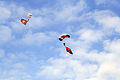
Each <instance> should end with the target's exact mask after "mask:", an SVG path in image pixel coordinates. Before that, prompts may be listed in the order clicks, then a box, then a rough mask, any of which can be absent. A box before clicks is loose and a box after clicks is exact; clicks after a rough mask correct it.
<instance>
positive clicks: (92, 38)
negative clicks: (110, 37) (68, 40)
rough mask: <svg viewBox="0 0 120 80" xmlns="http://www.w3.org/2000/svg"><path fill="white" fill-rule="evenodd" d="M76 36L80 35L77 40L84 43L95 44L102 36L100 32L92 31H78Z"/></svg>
mask: <svg viewBox="0 0 120 80" xmlns="http://www.w3.org/2000/svg"><path fill="white" fill-rule="evenodd" d="M76 34H77V35H78V34H79V35H80V37H79V39H81V40H83V41H86V42H97V41H98V40H101V39H102V37H103V36H104V35H103V33H102V31H98V30H92V29H81V30H80V31H78V32H76Z"/></svg>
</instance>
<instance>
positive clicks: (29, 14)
mask: <svg viewBox="0 0 120 80" xmlns="http://www.w3.org/2000/svg"><path fill="white" fill-rule="evenodd" d="M27 17H28V20H25V19H21V22H22V23H23V24H24V25H26V24H27V22H28V21H29V20H30V18H31V17H32V14H31V13H28V14H27Z"/></svg>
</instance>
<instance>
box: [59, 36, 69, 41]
mask: <svg viewBox="0 0 120 80" xmlns="http://www.w3.org/2000/svg"><path fill="white" fill-rule="evenodd" d="M64 38H70V35H68V34H62V35H60V36H59V40H60V41H62V40H63V39H64Z"/></svg>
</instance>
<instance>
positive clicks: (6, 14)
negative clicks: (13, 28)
mask: <svg viewBox="0 0 120 80" xmlns="http://www.w3.org/2000/svg"><path fill="white" fill-rule="evenodd" d="M0 13H1V14H0V23H6V21H7V19H8V18H10V16H11V12H10V10H9V9H7V8H5V7H1V6H0Z"/></svg>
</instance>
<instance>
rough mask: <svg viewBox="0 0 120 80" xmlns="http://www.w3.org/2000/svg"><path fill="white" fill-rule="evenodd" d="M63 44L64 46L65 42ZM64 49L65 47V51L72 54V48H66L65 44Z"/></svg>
mask: <svg viewBox="0 0 120 80" xmlns="http://www.w3.org/2000/svg"><path fill="white" fill-rule="evenodd" d="M63 45H64V46H65V43H63ZM65 49H66V51H67V52H68V53H69V54H71V55H73V53H72V50H71V49H70V48H68V47H67V46H65Z"/></svg>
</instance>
